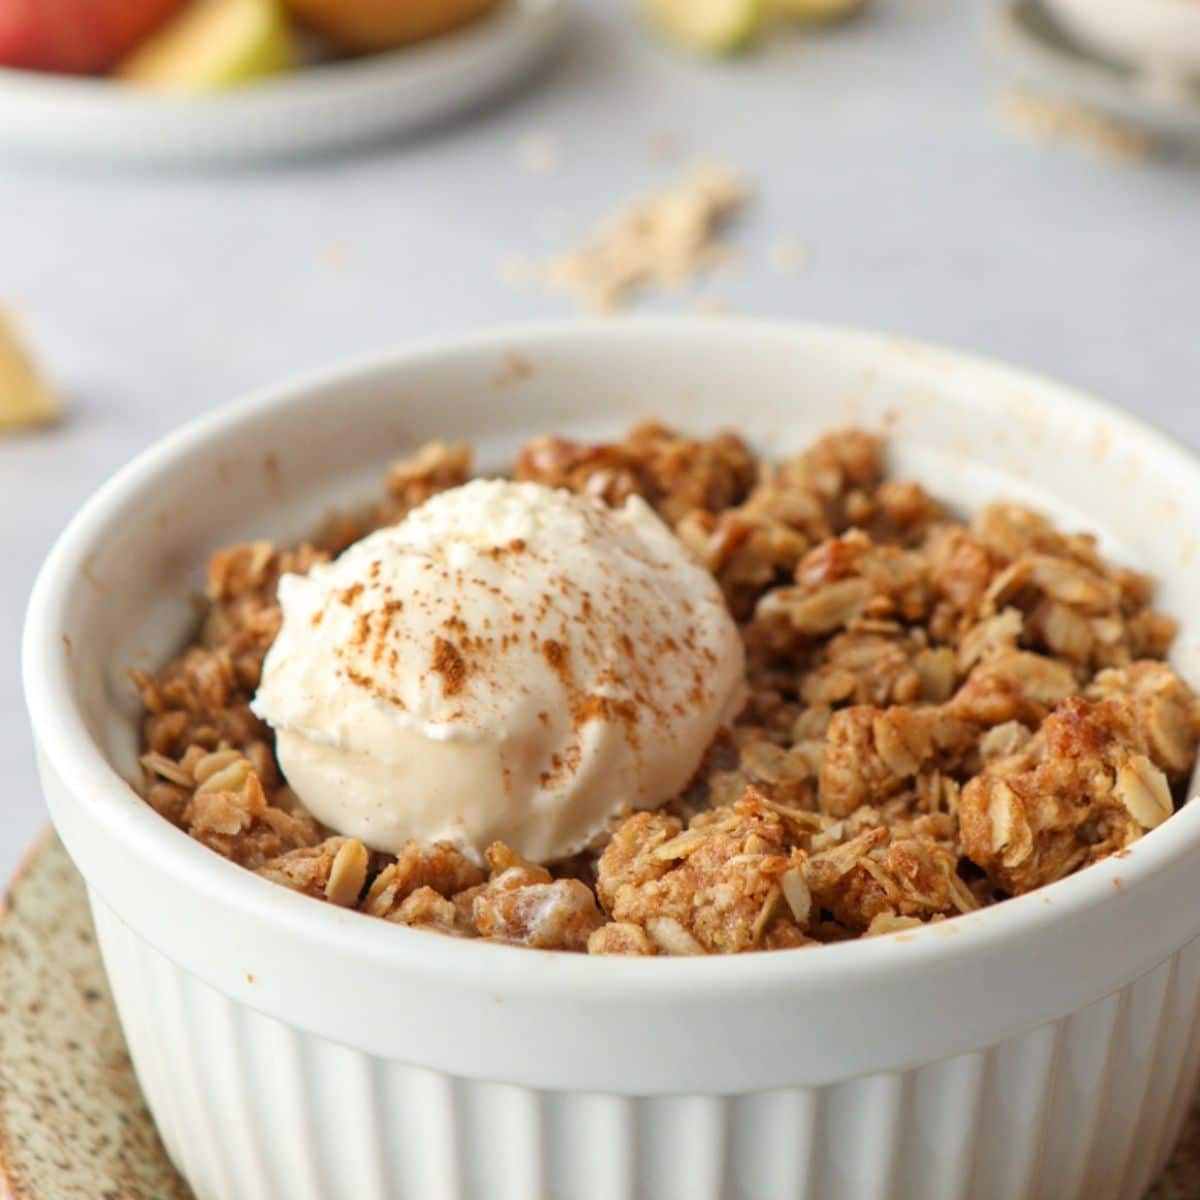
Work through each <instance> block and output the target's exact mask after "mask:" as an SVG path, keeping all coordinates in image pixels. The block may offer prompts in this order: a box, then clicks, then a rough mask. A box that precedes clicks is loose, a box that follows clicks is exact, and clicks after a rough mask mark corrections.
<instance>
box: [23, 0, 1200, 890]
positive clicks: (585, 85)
mask: <svg viewBox="0 0 1200 1200" xmlns="http://www.w3.org/2000/svg"><path fill="white" fill-rule="evenodd" d="M577 7H578V8H579V9H580V13H579V20H578V21H577V22H576V28H575V29H574V30H573V31H572V35H571V36H570V37H569V40H568V43H567V46H566V50H565V53H564V55H563V57H562V59H561V61H560V62H559V63H558V64H557V65H556V66H554V67H552V68H551V69H550V70H549V71H548V73H547V74H546V75H545V76H544V77H543V78H542V79H541V80H539V81H538V85H537V86H536V87H531V88H529V89H526V90H523V91H522V92H521V93H519V94H518V95H517V96H516V97H514V98H513V99H512V100H511V101H509V102H506V103H505V104H503V105H502V106H496V107H495V108H494V111H493V112H491V113H490V115H489V116H487V117H486V118H485V119H482V120H472V121H470V122H466V123H463V124H460V125H456V126H454V127H453V128H449V129H447V130H445V131H444V132H442V133H440V134H438V135H437V136H436V137H434V136H433V135H430V136H429V137H426V138H423V139H421V140H420V141H419V142H417V143H413V144H407V145H404V146H401V147H397V148H396V149H394V150H391V151H387V152H375V153H372V154H370V155H366V156H362V157H345V158H340V159H338V160H336V161H333V162H329V163H312V164H308V165H306V166H304V167H295V168H287V169H276V170H273V171H262V172H249V171H245V172H239V173H229V174H223V175H220V174H210V175H207V176H198V177H193V176H187V175H182V174H172V175H161V174H152V173H149V172H146V173H143V174H125V175H108V174H104V173H101V172H98V171H83V170H79V171H75V172H67V171H61V172H51V171H49V170H45V169H40V168H33V167H30V166H28V165H26V164H24V163H22V162H19V161H16V160H13V159H12V158H9V157H5V158H3V159H0V216H2V219H0V297H2V298H3V299H4V300H5V301H7V302H8V303H10V304H12V305H15V306H16V307H17V308H18V309H19V310H20V312H21V314H22V315H23V316H24V318H25V320H26V323H27V325H28V326H29V328H30V332H31V335H32V337H33V339H34V341H35V342H36V345H37V347H38V349H39V350H40V351H41V352H42V356H43V358H44V359H45V361H46V364H47V366H48V368H49V369H50V370H51V371H52V373H53V374H54V376H55V378H56V380H57V381H58V383H59V384H60V386H61V387H62V389H63V390H64V392H66V394H67V399H68V403H69V405H70V410H71V413H70V418H69V420H68V422H67V423H66V424H65V425H64V426H62V427H61V428H60V429H58V430H56V431H54V432H50V433H46V434H39V435H36V436H29V437H17V438H7V439H4V440H0V547H2V548H3V550H4V555H5V570H4V575H3V581H2V582H0V629H2V630H3V631H4V633H3V637H2V638H0V779H3V780H4V781H5V787H4V799H3V808H2V809H0V875H5V874H7V871H8V868H10V867H11V866H12V865H13V864H14V863H15V861H16V859H17V858H18V856H19V854H20V852H21V850H22V849H23V847H24V846H25V844H27V842H28V841H29V839H30V838H31V837H32V835H33V833H34V832H35V830H36V829H37V827H38V826H39V825H40V824H41V823H42V822H43V821H44V820H45V810H44V806H43V804H42V802H41V800H40V798H39V797H38V792H37V785H36V783H35V780H34V767H33V754H32V745H31V742H30V737H29V733H28V727H27V722H26V718H25V713H24V707H23V704H22V702H21V696H20V688H19V683H18V678H17V654H16V632H17V629H18V627H19V623H20V618H21V614H22V611H23V609H24V605H25V599H26V595H27V593H28V589H29V586H30V584H31V582H32V579H33V574H34V571H35V569H36V567H37V564H38V563H39V562H40V560H41V558H42V557H43V555H44V554H45V552H46V549H47V547H48V545H49V542H50V539H51V537H52V536H53V535H54V534H55V533H56V532H57V531H58V530H59V529H60V528H61V527H62V525H63V523H64V522H65V520H66V519H67V517H68V516H69V515H70V514H71V513H72V512H74V511H75V509H76V508H77V507H78V505H79V503H80V502H81V501H82V500H83V499H84V497H85V496H87V495H88V494H89V493H90V492H91V491H92V490H93V489H94V488H95V487H96V486H97V485H98V484H99V483H100V482H101V481H102V480H103V479H104V478H106V477H107V476H108V475H109V474H110V473H111V472H112V471H113V470H114V469H115V468H116V467H117V466H119V465H120V464H121V463H123V462H125V461H126V460H127V459H128V458H129V456H130V455H131V454H132V453H133V452H134V451H135V450H137V449H139V448H141V447H143V446H145V445H147V444H148V443H149V442H150V441H152V440H153V439H155V438H156V437H158V436H160V435H161V434H162V433H163V432H165V431H166V430H168V429H171V428H172V427H174V426H176V425H178V424H179V423H180V422H181V421H183V420H185V419H186V418H187V417H189V416H191V415H194V414H196V413H198V412H201V411H203V410H205V409H207V408H210V407H212V406H213V405H216V404H218V403H220V402H221V401H223V400H227V399H229V398H230V397H232V396H234V395H236V394H238V393H239V392H242V391H244V390H245V389H246V388H248V387H251V386H256V385H260V384H265V383H269V382H272V381H274V380H276V379H278V378H280V377H282V376H284V375H286V374H289V373H292V372H295V371H297V370H301V369H306V368H310V367H314V366H319V365H322V364H326V363H330V362H333V361H336V360H338V359H341V358H344V357H346V356H347V355H352V354H358V353H361V352H365V351H369V350H374V349H378V348H382V347H387V346H392V345H396V344H399V343H402V342H404V341H405V340H406V339H408V338H411V337H415V336H418V335H422V334H429V333H441V332H452V331H457V330H463V329H470V328H475V327H478V326H480V325H483V324H487V323H491V322H495V321H498V320H509V319H516V318H520V317H524V316H554V315H563V314H568V313H570V312H571V311H572V310H571V307H570V305H569V303H567V302H566V301H564V300H563V299H561V298H558V297H544V296H542V295H540V294H537V293H533V292H521V291H515V290H513V289H512V288H511V287H509V286H507V285H506V284H505V283H504V282H502V281H501V279H500V278H499V274H498V270H497V265H498V260H499V259H500V258H501V256H502V255H504V254H505V253H516V254H529V255H533V254H540V253H545V252H548V251H552V250H554V249H555V248H557V247H558V246H560V245H561V244H562V242H563V239H564V238H569V237H570V236H571V234H572V233H573V232H575V231H577V230H578V229H580V228H582V227H584V226H586V225H587V224H588V223H589V222H590V221H592V220H593V219H595V218H596V217H598V216H600V215H602V214H603V213H604V212H605V211H606V210H607V209H608V208H609V207H610V206H611V204H612V203H613V202H614V201H616V200H617V199H618V198H620V197H623V196H625V195H626V194H628V193H630V192H631V191H636V190H638V189H641V188H644V187H646V186H648V185H653V184H655V183H657V182H659V181H662V180H666V179H669V178H671V177H672V176H673V174H674V173H675V172H676V171H677V170H678V168H677V167H676V166H673V165H671V164H665V163H662V162H658V161H656V160H655V158H654V156H653V153H652V147H653V146H654V144H655V143H656V141H661V139H662V136H663V135H664V134H670V135H674V136H675V137H676V138H678V139H679V140H680V141H681V142H682V143H683V145H684V146H685V147H686V148H687V149H689V150H691V151H692V152H695V153H698V154H706V155H709V156H712V157H715V158H719V159H723V160H726V161H729V162H731V163H733V164H735V165H737V166H740V167H742V168H743V169H744V170H745V171H746V172H747V174H748V175H749V176H750V178H751V179H753V181H754V182H755V183H756V185H757V187H758V189H759V195H758V197H757V199H756V201H755V205H754V208H753V209H752V210H751V211H750V212H749V213H748V215H747V219H746V221H745V222H744V223H743V225H742V227H741V228H740V229H739V230H738V231H737V233H736V237H735V240H736V242H737V243H738V245H739V246H740V247H741V249H742V266H741V269H740V270H739V271H738V272H737V273H734V274H730V275H729V276H728V277H725V278H722V279H719V280H715V281H714V282H713V283H712V284H711V285H710V286H709V287H708V289H707V292H708V293H709V294H711V295H714V296H717V297H720V298H722V299H724V300H726V301H728V302H729V303H730V304H731V305H732V306H734V307H735V308H737V309H740V310H742V311H745V312H748V313H763V314H771V315H776V316H800V317H809V318H820V319H829V320H834V321H843V322H849V323H856V324H860V325H867V326H876V327H878V328H882V329H892V330H896V331H898V332H905V333H909V334H913V335H919V336H926V337H931V338H937V339H940V340H943V341H946V342H950V343H955V344H958V345H960V346H964V347H969V348H974V349H978V350H981V351H986V352H987V353H990V354H994V355H997V356H1000V357H1003V358H1006V359H1009V360H1011V361H1014V362H1017V363H1022V364H1026V365H1029V366H1031V367H1035V368H1037V369H1040V370H1044V371H1046V372H1049V373H1053V374H1055V375H1058V376H1060V377H1062V378H1064V379H1066V380H1068V381H1070V382H1073V383H1076V384H1079V385H1081V386H1084V387H1087V388H1090V389H1093V390H1094V391H1096V392H1098V393H1099V394H1101V395H1103V396H1106V397H1108V398H1110V399H1113V400H1115V401H1117V402H1118V403H1120V404H1123V405H1125V406H1127V407H1129V408H1130V409H1132V410H1134V411H1137V412H1140V413H1142V414H1144V415H1147V416H1150V417H1153V418H1154V419H1155V420H1157V421H1159V422H1161V423H1162V424H1164V425H1165V426H1166V427H1168V428H1169V429H1171V430H1172V431H1173V432H1174V433H1176V434H1177V435H1179V436H1181V437H1183V438H1184V439H1187V440H1189V441H1191V442H1193V443H1200V396H1198V395H1197V391H1198V387H1197V379H1198V378H1200V338H1197V337H1196V333H1195V321H1194V315H1193V314H1194V309H1195V263H1196V262H1197V260H1198V258H1200V221H1198V220H1197V217H1196V188H1197V184H1198V183H1200V174H1198V173H1197V171H1196V169H1195V168H1194V167H1189V166H1186V165H1182V164H1161V163H1149V164H1144V165H1142V164H1125V163H1114V162H1111V161H1109V160H1107V159H1104V158H1100V157H1096V156H1093V155H1092V154H1090V153H1089V152H1087V151H1086V150H1083V149H1080V148H1077V147H1075V146H1071V145H1066V146H1062V145H1055V144H1048V143H1041V142H1033V141H1029V140H1026V139H1025V137H1024V136H1023V135H1021V134H1019V133H1016V132H1013V131H1011V130H1009V129H1007V128H1005V127H1004V125H1003V124H1002V123H1001V122H1000V121H999V120H998V119H997V117H996V115H995V99H996V95H997V77H996V74H995V73H994V71H993V70H992V68H991V67H990V66H989V65H988V63H987V62H986V60H985V57H984V54H983V52H982V49H981V47H980V45H979V36H978V35H979V27H980V25H981V24H982V20H981V18H982V17H983V15H984V14H985V12H986V11H987V10H988V8H989V7H990V6H988V5H981V4H979V3H975V4H967V3H965V2H964V0H880V3H879V5H878V7H877V8H876V10H875V11H874V12H873V13H872V14H871V15H870V16H869V18H868V19H866V20H864V21H862V22H861V23H858V24H854V25H850V26H848V27H846V28H844V29H841V30H838V31H836V33H832V34H831V35H829V36H824V37H820V38H814V39H812V40H805V39H801V38H799V37H786V36H785V37H783V38H781V39H778V40H776V41H774V42H773V43H772V44H771V45H770V46H769V47H767V48H766V51H765V53H764V54H762V55H761V56H759V57H755V58H751V59H748V60H746V61H744V62H737V63H731V64H717V65H710V64H707V63H701V62H693V61H691V60H689V59H686V58H683V57H680V56H677V55H675V54H672V53H671V52H669V51H667V50H665V49H663V48H661V47H659V46H658V45H657V44H656V43H655V42H653V41H652V40H650V39H648V38H647V37H645V36H644V35H642V34H641V33H640V31H638V30H637V29H636V28H635V26H634V25H633V24H632V23H631V22H630V20H629V18H628V14H627V12H626V11H625V9H624V7H623V6H622V5H620V4H618V3H615V0H579V3H578V5H577ZM536 133H545V134H547V135H550V136H551V137H552V138H554V139H557V143H558V146H559V148H560V154H559V156H558V157H559V158H560V160H561V161H560V165H559V167H558V170H557V171H555V172H553V173H551V174H549V175H533V174H529V173H528V172H527V171H525V170H524V169H523V168H522V167H521V165H520V164H519V162H518V154H517V147H518V143H520V142H521V140H522V139H523V138H525V137H527V136H528V135H530V134H536ZM535 157H536V156H535ZM550 157H553V156H550ZM786 236H790V237H793V238H797V239H799V240H800V242H801V243H802V244H804V245H805V246H807V247H809V248H810V249H811V255H810V264H809V266H808V267H807V268H806V269H805V270H802V271H800V272H799V273H797V274H795V275H794V276H792V275H786V274H780V273H777V272H774V271H772V270H771V269H770V267H769V265H768V258H769V252H770V249H771V247H772V245H773V243H774V242H775V239H776V238H777V237H786ZM691 303H692V301H691V300H690V298H687V297H682V298H668V299H666V300H664V301H662V302H659V303H658V304H657V307H660V308H665V309H675V310H684V309H687V308H688V307H690V305H691ZM652 307H653V306H652ZM742 399H743V398H742V397H740V396H739V397H738V399H737V403H738V404H741V402H742ZM668 415H670V414H668ZM678 415H680V416H682V417H684V419H686V414H678ZM731 415H735V414H731Z"/></svg>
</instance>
